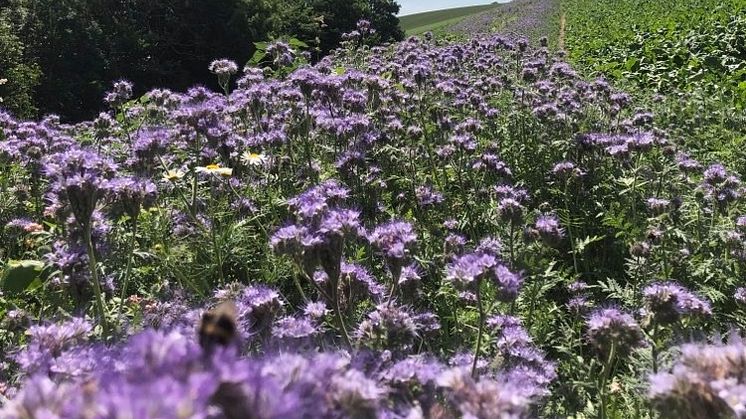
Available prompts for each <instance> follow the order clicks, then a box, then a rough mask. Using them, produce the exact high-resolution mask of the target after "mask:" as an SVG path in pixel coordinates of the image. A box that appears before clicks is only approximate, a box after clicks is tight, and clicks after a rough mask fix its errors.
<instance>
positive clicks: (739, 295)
mask: <svg viewBox="0 0 746 419" xmlns="http://www.w3.org/2000/svg"><path fill="white" fill-rule="evenodd" d="M733 298H734V299H735V300H736V302H737V303H738V304H743V305H746V287H738V288H736V291H735V292H734V293H733Z"/></svg>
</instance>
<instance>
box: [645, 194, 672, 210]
mask: <svg viewBox="0 0 746 419" xmlns="http://www.w3.org/2000/svg"><path fill="white" fill-rule="evenodd" d="M645 203H646V204H647V206H648V209H650V211H651V212H652V213H653V214H663V213H664V212H666V211H667V210H668V208H669V207H670V206H671V201H669V200H668V199H661V198H656V197H650V198H648V199H647V201H645Z"/></svg>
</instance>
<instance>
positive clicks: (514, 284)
mask: <svg viewBox="0 0 746 419" xmlns="http://www.w3.org/2000/svg"><path fill="white" fill-rule="evenodd" d="M493 272H494V276H493V277H492V280H493V281H494V283H495V285H496V286H497V299H498V300H501V301H513V300H515V298H516V297H517V296H518V291H519V290H520V288H521V285H522V284H523V278H522V277H521V274H519V273H515V272H511V271H510V269H508V268H507V267H506V266H505V265H497V266H496V267H495V268H494V269H493Z"/></svg>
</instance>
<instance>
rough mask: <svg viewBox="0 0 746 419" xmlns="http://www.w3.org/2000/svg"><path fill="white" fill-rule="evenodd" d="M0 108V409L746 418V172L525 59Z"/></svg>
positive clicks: (423, 48)
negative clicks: (75, 106) (78, 104)
mask: <svg viewBox="0 0 746 419" xmlns="http://www.w3.org/2000/svg"><path fill="white" fill-rule="evenodd" d="M371 30H373V29H371V28H369V27H368V26H367V25H366V24H365V22H362V23H361V24H360V26H359V30H358V31H357V32H355V33H353V34H351V35H349V36H348V37H347V40H348V42H347V45H346V46H345V47H344V48H343V49H340V50H338V51H336V52H335V53H334V54H333V55H331V56H329V57H327V58H325V59H323V60H322V61H321V62H320V63H318V64H316V65H313V66H309V65H299V64H298V62H299V61H298V54H297V51H295V50H294V49H293V48H291V47H290V46H289V45H287V44H283V43H281V42H280V43H275V44H272V45H270V46H268V47H267V53H268V57H269V58H270V59H271V60H272V67H271V68H268V69H265V70H261V69H257V68H251V67H247V68H244V69H242V70H239V68H238V66H237V65H236V64H235V63H233V62H231V61H228V60H218V61H215V62H214V63H212V64H211V65H210V69H211V71H212V72H213V73H215V75H216V77H217V78H218V80H219V81H220V84H221V86H223V90H224V91H223V92H213V91H209V90H207V89H205V88H201V87H195V88H193V89H190V90H189V91H187V92H185V93H176V92H171V91H165V90H154V91H151V92H150V93H148V94H147V95H145V96H144V97H142V98H133V97H132V94H131V91H132V86H131V85H130V84H129V83H127V82H126V81H121V82H118V83H116V84H115V85H114V86H113V88H112V90H111V91H110V93H109V94H107V96H106V98H105V102H106V104H107V105H108V106H109V108H110V110H109V111H107V112H105V113H102V114H101V115H100V116H99V117H98V118H96V119H95V120H93V121H90V122H85V123H80V124H76V125H66V124H62V123H60V122H59V121H58V119H56V118H55V117H53V116H50V117H47V118H45V119H43V120H41V121H20V120H17V119H14V118H13V116H11V115H8V114H5V113H0V165H2V172H1V173H2V174H0V220H2V222H3V225H5V228H4V229H3V230H2V232H1V233H0V239H2V246H0V260H2V265H0V267H2V277H0V290H2V291H1V292H2V293H1V294H0V313H2V323H1V325H0V348H1V349H2V353H3V354H4V358H3V359H2V360H0V362H2V369H1V371H2V373H1V374H0V417H3V418H24V419H25V418H57V417H61V418H68V417H70V418H73V417H75V418H77V417H81V418H146V417H152V418H192V417H194V418H312V417H324V418H345V417H352V418H377V417H382V418H409V419H415V418H455V417H465V418H521V417H568V416H572V417H591V416H597V417H601V418H611V417H617V418H623V417H658V416H663V417H690V418H701V417H731V416H740V415H743V414H745V413H746V379H744V376H745V375H746V349H745V348H746V347H745V346H744V343H742V341H741V339H740V338H739V330H741V329H740V328H742V327H744V326H746V310H745V309H744V308H745V307H746V288H740V287H739V284H741V285H743V282H742V280H741V279H740V278H741V275H743V272H744V271H743V270H744V269H745V268H746V266H744V263H745V262H746V244H745V242H744V234H746V216H744V215H743V214H746V212H743V211H744V206H743V203H742V201H741V196H742V192H743V188H742V185H741V180H740V179H739V178H738V177H737V176H735V175H734V174H733V173H731V172H729V171H728V170H727V169H726V168H725V167H724V165H722V164H720V163H718V162H714V161H701V162H700V161H697V160H695V159H694V158H693V157H692V156H690V155H689V154H687V150H686V149H682V147H681V146H679V145H678V144H679V142H678V139H677V138H671V137H670V136H669V134H668V133H667V131H666V130H663V129H661V128H660V127H658V126H657V125H656V115H655V114H653V113H651V112H650V110H649V109H645V108H640V107H638V105H637V104H636V103H635V102H634V101H633V99H632V96H630V95H628V94H627V93H625V92H622V91H617V90H615V89H614V88H613V87H612V86H610V84H609V83H607V82H606V81H605V80H603V79H595V80H585V79H583V77H581V76H580V75H579V74H578V73H577V72H576V71H575V70H574V69H573V68H572V67H571V66H570V65H569V64H568V63H566V62H565V61H564V54H563V53H561V52H555V51H552V50H550V49H549V48H547V45H548V41H547V40H546V39H545V38H543V39H540V40H537V41H536V42H535V43H534V42H529V41H528V40H526V39H524V38H516V37H502V36H498V35H475V36H474V37H473V38H472V39H470V40H468V41H465V42H462V43H452V42H451V43H447V42H441V41H439V40H438V39H437V38H435V39H434V38H433V37H431V36H429V35H428V36H425V37H423V38H411V39H409V40H407V41H405V42H402V43H400V44H397V45H392V46H386V47H376V48H373V49H371V50H368V49H365V48H358V47H357V45H358V44H357V42H358V40H359V38H360V37H364V36H366V35H367V34H368V33H369V31H371Z"/></svg>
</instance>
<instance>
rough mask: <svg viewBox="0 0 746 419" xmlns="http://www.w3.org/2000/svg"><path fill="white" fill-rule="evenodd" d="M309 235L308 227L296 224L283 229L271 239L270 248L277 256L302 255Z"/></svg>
mask: <svg viewBox="0 0 746 419" xmlns="http://www.w3.org/2000/svg"><path fill="white" fill-rule="evenodd" d="M308 234H309V232H308V229H307V228H306V227H300V226H297V225H295V224H291V225H288V226H285V227H281V228H279V229H278V230H277V231H276V232H275V233H274V234H273V235H272V237H271V238H270V240H269V243H270V247H272V250H274V252H275V253H277V254H281V255H283V254H287V255H300V254H301V253H302V252H303V247H304V243H306V241H305V239H306V237H307V236H308Z"/></svg>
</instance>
